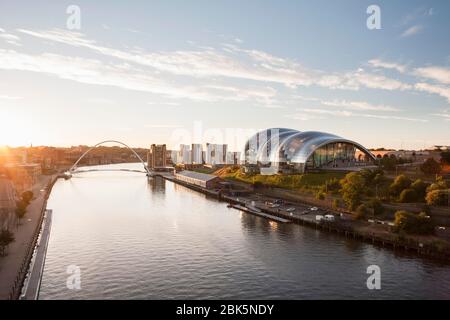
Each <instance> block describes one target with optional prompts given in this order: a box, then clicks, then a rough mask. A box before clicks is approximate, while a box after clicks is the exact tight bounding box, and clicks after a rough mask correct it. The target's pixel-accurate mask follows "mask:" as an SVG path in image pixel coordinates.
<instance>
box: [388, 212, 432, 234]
mask: <svg viewBox="0 0 450 320" xmlns="http://www.w3.org/2000/svg"><path fill="white" fill-rule="evenodd" d="M394 225H395V227H396V228H397V231H399V232H405V233H409V234H431V233H433V232H434V224H433V222H432V220H431V218H430V217H429V216H427V215H426V214H425V213H424V212H421V213H420V214H414V213H410V212H407V211H397V212H396V213H395V220H394Z"/></svg>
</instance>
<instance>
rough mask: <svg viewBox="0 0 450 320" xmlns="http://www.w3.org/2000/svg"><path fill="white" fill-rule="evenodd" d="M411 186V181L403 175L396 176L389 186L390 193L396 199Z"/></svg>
mask: <svg viewBox="0 0 450 320" xmlns="http://www.w3.org/2000/svg"><path fill="white" fill-rule="evenodd" d="M410 185H411V179H409V178H408V177H407V176H405V175H404V174H401V175H399V176H397V177H396V178H395V180H394V182H392V184H391V185H390V186H389V191H390V193H391V194H392V195H393V196H395V197H397V196H398V195H399V194H400V193H401V192H402V191H403V190H405V189H408V188H409V187H410Z"/></svg>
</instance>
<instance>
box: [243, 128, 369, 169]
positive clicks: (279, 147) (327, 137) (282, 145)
mask: <svg viewBox="0 0 450 320" xmlns="http://www.w3.org/2000/svg"><path fill="white" fill-rule="evenodd" d="M330 143H347V144H351V145H353V146H355V147H356V148H357V149H359V150H361V151H362V152H364V153H365V154H367V155H368V156H370V157H371V158H372V159H375V158H374V156H373V155H372V154H371V153H370V152H369V151H368V150H367V149H366V148H364V147H363V146H362V145H360V144H359V143H357V142H354V141H351V140H347V139H344V138H342V137H339V136H337V135H334V134H331V133H326V132H319V131H304V132H301V131H298V130H294V129H287V128H272V129H266V130H263V131H260V132H258V133H257V134H255V135H254V136H252V137H251V138H250V139H249V140H248V141H247V143H246V145H245V160H246V161H247V162H249V163H256V162H260V163H269V162H275V163H277V162H293V163H306V162H307V160H308V158H309V157H310V156H311V155H312V154H313V153H314V151H315V150H317V149H318V148H320V147H322V146H325V145H327V144H330Z"/></svg>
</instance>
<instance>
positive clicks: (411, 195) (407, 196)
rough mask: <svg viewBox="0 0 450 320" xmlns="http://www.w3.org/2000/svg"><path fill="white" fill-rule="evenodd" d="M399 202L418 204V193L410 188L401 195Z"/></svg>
mask: <svg viewBox="0 0 450 320" xmlns="http://www.w3.org/2000/svg"><path fill="white" fill-rule="evenodd" d="M399 201H400V202H402V203H407V202H416V201H417V192H416V190H414V189H412V188H408V189H405V190H403V191H402V192H401V193H400V197H399Z"/></svg>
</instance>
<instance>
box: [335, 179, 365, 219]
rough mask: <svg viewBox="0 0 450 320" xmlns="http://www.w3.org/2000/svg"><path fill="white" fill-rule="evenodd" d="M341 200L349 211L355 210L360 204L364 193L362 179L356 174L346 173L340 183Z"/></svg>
mask: <svg viewBox="0 0 450 320" xmlns="http://www.w3.org/2000/svg"><path fill="white" fill-rule="evenodd" d="M340 183H341V186H342V189H341V194H342V198H343V199H344V201H345V204H346V205H347V208H348V209H349V210H352V211H353V210H355V208H356V207H357V206H358V205H359V204H360V203H361V199H362V195H363V193H364V178H363V177H362V176H361V175H359V174H358V173H357V172H351V173H348V174H347V175H346V176H345V177H344V178H343V179H342V180H341V181H340Z"/></svg>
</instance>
